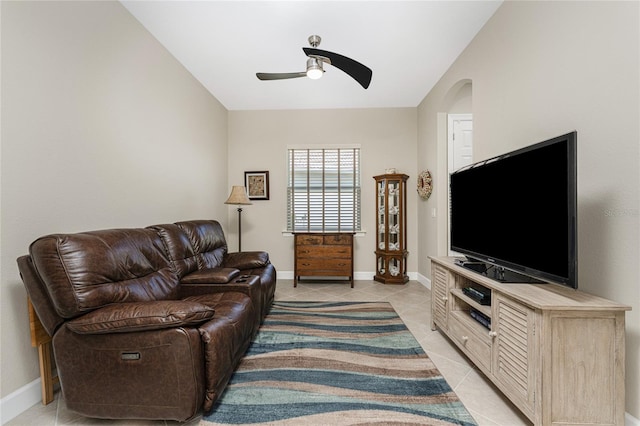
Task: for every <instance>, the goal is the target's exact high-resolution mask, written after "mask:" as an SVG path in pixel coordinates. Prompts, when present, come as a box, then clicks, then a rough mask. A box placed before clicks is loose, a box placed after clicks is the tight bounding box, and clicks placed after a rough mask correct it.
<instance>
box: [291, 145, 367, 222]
mask: <svg viewBox="0 0 640 426" xmlns="http://www.w3.org/2000/svg"><path fill="white" fill-rule="evenodd" d="M288 170H289V176H288V184H287V230H288V231H291V232H358V231H360V230H361V229H360V148H359V147H340V148H334V147H332V148H309V149H307V148H304V149H302V148H290V149H289V154H288Z"/></svg>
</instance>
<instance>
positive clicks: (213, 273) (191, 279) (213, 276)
mask: <svg viewBox="0 0 640 426" xmlns="http://www.w3.org/2000/svg"><path fill="white" fill-rule="evenodd" d="M238 275H240V270H239V269H236V268H206V269H199V270H197V271H195V272H191V273H190V274H187V275H185V276H184V277H182V279H181V280H180V284H181V285H183V284H226V283H228V282H230V281H231V280H233V279H234V278H236V277H237V276H238Z"/></svg>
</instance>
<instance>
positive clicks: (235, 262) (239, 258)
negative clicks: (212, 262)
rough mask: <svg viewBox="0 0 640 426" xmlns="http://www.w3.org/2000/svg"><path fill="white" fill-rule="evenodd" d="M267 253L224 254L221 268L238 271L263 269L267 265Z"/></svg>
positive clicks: (268, 262)
mask: <svg viewBox="0 0 640 426" xmlns="http://www.w3.org/2000/svg"><path fill="white" fill-rule="evenodd" d="M270 263H271V262H270V261H269V253H267V252H266V251H243V252H234V253H227V254H225V256H224V258H223V260H222V266H224V267H225V268H237V269H240V270H245V269H255V268H264V267H265V266H267V265H269V264H270Z"/></svg>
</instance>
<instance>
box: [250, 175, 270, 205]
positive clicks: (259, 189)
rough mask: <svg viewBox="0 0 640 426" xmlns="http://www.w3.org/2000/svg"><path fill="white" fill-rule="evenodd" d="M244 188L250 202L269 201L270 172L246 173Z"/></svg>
mask: <svg viewBox="0 0 640 426" xmlns="http://www.w3.org/2000/svg"><path fill="white" fill-rule="evenodd" d="M244 186H245V188H247V195H248V196H249V199H250V200H268V199H269V172H244Z"/></svg>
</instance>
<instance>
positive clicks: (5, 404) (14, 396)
mask: <svg viewBox="0 0 640 426" xmlns="http://www.w3.org/2000/svg"><path fill="white" fill-rule="evenodd" d="M40 382H41V380H40V379H39V378H38V379H36V380H34V381H33V382H31V383H27V384H26V385H24V386H22V387H21V388H20V389H17V390H15V391H14V392H11V393H10V394H9V395H7V396H5V397H4V398H2V399H1V400H0V413H2V414H1V415H2V423H1V424H5V423H7V422H8V421H10V420H12V419H13V418H15V417H17V416H19V415H20V414H22V413H23V412H25V411H27V410H28V409H29V408H31V407H33V406H34V405H36V404H39V403H42V390H41V386H40Z"/></svg>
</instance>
